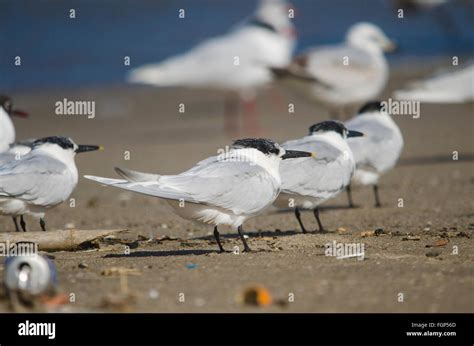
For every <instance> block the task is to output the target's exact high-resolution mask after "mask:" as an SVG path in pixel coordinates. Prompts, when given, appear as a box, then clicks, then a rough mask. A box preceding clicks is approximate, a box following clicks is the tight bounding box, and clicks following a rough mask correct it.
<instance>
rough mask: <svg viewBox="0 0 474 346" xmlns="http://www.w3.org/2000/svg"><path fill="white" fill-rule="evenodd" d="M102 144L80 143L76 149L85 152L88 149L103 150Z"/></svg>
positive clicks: (78, 151) (77, 151)
mask: <svg viewBox="0 0 474 346" xmlns="http://www.w3.org/2000/svg"><path fill="white" fill-rule="evenodd" d="M103 149H104V148H103V147H102V146H98V145H79V146H78V147H77V149H76V153H85V152H86V151H94V150H103Z"/></svg>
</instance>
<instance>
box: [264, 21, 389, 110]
mask: <svg viewBox="0 0 474 346" xmlns="http://www.w3.org/2000/svg"><path fill="white" fill-rule="evenodd" d="M395 48H396V45H395V43H394V42H393V41H391V40H390V39H389V38H388V37H387V36H386V35H385V34H384V32H383V31H382V30H381V29H380V28H379V27H377V26H376V25H374V24H371V23H367V22H361V23H357V24H355V25H353V26H351V27H350V29H349V31H348V32H347V35H346V39H345V41H344V42H343V43H341V44H337V45H328V46H321V47H316V48H312V49H309V50H308V51H306V52H305V53H303V54H301V55H299V56H297V57H296V58H295V59H294V60H293V62H292V63H291V65H290V66H289V67H287V68H283V69H281V68H274V69H272V70H273V72H274V73H275V74H276V75H277V76H278V77H279V78H280V80H281V81H282V82H283V83H284V84H286V85H289V86H290V87H293V88H295V89H297V90H300V91H301V92H302V93H303V94H305V95H306V96H307V97H309V98H310V99H312V100H314V101H316V102H320V103H322V104H323V105H324V106H325V107H326V108H328V110H329V113H330V115H331V116H332V117H333V118H336V119H338V118H341V117H343V116H344V115H348V114H353V108H354V107H360V105H361V104H364V103H365V102H367V101H369V100H371V99H374V98H376V97H377V96H378V95H379V94H380V93H381V92H382V91H383V90H384V88H385V86H386V84H387V80H388V77H389V68H388V64H387V61H386V59H385V56H384V52H393V51H394V50H395Z"/></svg>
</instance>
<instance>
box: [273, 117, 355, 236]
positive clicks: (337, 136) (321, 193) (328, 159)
mask: <svg viewBox="0 0 474 346" xmlns="http://www.w3.org/2000/svg"><path fill="white" fill-rule="evenodd" d="M360 136H363V134H362V133H361V132H358V131H353V130H348V129H346V127H345V126H344V124H342V123H340V122H337V121H332V120H329V121H323V122H320V123H318V124H315V125H313V126H311V127H310V128H309V134H308V135H307V136H305V137H303V138H300V139H295V140H290V141H287V142H285V143H283V144H282V147H283V148H285V149H292V150H293V149H295V150H304V151H309V152H316V153H317V157H315V158H300V159H297V160H291V161H284V162H282V163H281V165H280V175H281V181H282V187H281V192H280V195H279V196H278V198H277V200H276V201H275V206H277V207H292V208H294V209H295V216H296V219H297V220H298V223H299V224H300V227H301V230H302V231H303V233H306V229H305V227H304V225H303V222H302V221H301V215H300V208H305V209H312V210H313V213H314V217H315V218H316V221H317V222H318V226H319V231H320V232H324V228H323V225H322V223H321V220H320V219H319V209H318V206H319V205H320V204H321V203H323V202H325V201H326V200H328V199H330V198H332V197H334V196H336V195H337V194H338V193H339V192H340V191H342V190H343V189H344V188H345V187H346V186H347V185H349V183H350V180H351V177H352V174H353V172H354V169H355V161H354V158H353V156H352V152H351V149H350V148H349V145H348V144H347V141H346V139H347V138H350V137H360Z"/></svg>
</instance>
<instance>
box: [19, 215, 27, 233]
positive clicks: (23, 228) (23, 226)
mask: <svg viewBox="0 0 474 346" xmlns="http://www.w3.org/2000/svg"><path fill="white" fill-rule="evenodd" d="M20 225H21V229H22V230H23V232H26V223H25V219H23V215H21V216H20Z"/></svg>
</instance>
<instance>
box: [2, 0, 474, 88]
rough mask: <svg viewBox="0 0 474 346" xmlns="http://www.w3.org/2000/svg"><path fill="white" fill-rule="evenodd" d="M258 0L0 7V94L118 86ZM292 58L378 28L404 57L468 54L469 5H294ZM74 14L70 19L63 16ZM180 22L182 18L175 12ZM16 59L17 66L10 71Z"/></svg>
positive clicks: (319, 0) (306, 0)
mask: <svg viewBox="0 0 474 346" xmlns="http://www.w3.org/2000/svg"><path fill="white" fill-rule="evenodd" d="M256 3H257V2H256V1H255V0H239V1H230V0H155V1H151V0H133V1H132V0H95V1H93V0H74V1H65V0H62V1H61V0H54V1H52V0H34V1H32V0H29V1H28V0H0V92H9V91H12V90H15V91H16V90H25V89H39V88H41V89H45V88H61V87H80V86H90V85H107V84H119V83H123V82H124V75H125V72H126V71H127V69H129V68H130V67H128V66H124V64H123V59H124V56H130V57H131V67H134V66H137V65H140V64H143V63H147V62H154V61H159V60H161V59H163V58H166V57H168V56H170V55H173V54H176V53H179V52H182V51H185V50H187V49H188V48H190V47H192V46H193V45H195V44H196V43H198V42H200V41H202V40H203V39H205V38H207V37H209V36H214V35H218V34H221V33H223V32H225V31H226V30H228V29H229V28H230V27H231V26H232V25H234V24H236V23H239V21H240V20H242V19H243V18H244V17H245V16H247V15H249V14H251V13H252V11H253V9H254V8H255V6H256ZM292 3H293V4H294V5H295V7H296V8H297V15H296V18H295V24H296V26H297V30H298V32H299V42H298V47H297V51H301V50H304V49H305V48H307V47H309V46H314V45H319V44H325V43H332V42H338V41H340V40H341V39H342V38H343V37H344V33H345V31H346V29H347V28H348V26H350V25H351V24H353V23H355V22H358V21H363V20H364V21H370V22H374V23H376V24H378V25H379V26H380V27H381V28H383V30H384V31H385V32H386V33H387V34H388V35H389V36H390V37H392V38H394V39H395V40H396V41H397V42H398V43H399V44H400V46H401V51H400V53H398V54H397V55H395V56H393V57H392V58H391V59H392V61H394V62H396V61H401V60H403V58H406V57H423V58H426V59H429V58H430V57H432V56H451V55H459V56H472V55H474V14H473V13H474V10H473V9H474V0H471V1H454V2H453V3H450V4H448V5H447V6H442V7H439V8H436V9H431V10H427V11H424V12H420V13H413V12H412V13H409V12H407V11H405V18H404V19H399V18H397V7H396V6H394V2H392V1H389V0H352V1H351V0H294V1H293V2H292ZM71 8H73V9H75V10H76V19H70V18H69V10H70V9H71ZM180 8H183V9H185V10H186V19H185V20H182V19H178V15H177V14H178V10H179V9H180ZM15 56H20V57H21V66H14V58H15Z"/></svg>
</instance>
